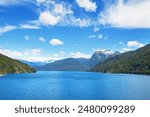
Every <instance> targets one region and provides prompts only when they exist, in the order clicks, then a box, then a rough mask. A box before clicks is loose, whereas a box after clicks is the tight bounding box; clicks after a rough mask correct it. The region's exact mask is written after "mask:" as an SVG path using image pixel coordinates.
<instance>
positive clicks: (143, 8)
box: [99, 0, 150, 28]
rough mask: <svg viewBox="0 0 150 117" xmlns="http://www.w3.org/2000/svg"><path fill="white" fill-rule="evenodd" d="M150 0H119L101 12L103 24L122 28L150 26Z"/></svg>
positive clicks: (100, 19)
mask: <svg viewBox="0 0 150 117" xmlns="http://www.w3.org/2000/svg"><path fill="white" fill-rule="evenodd" d="M149 8H150V0H128V1H125V0H119V1H118V2H117V3H115V4H113V5H111V6H109V7H108V8H106V9H105V11H104V12H102V13H100V18H99V21H100V23H101V24H103V25H109V26H113V27H122V28H150V10H148V9H149Z"/></svg>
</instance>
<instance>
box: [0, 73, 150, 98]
mask: <svg viewBox="0 0 150 117" xmlns="http://www.w3.org/2000/svg"><path fill="white" fill-rule="evenodd" d="M0 99H1V100H2V99H5V100H6V99H7V100H10V99H13V100H14V99H16V100H18V99H20V100H29V99H31V100H32V99H36V100H46V99H47V100H113V99H115V100H120V99H123V100H124V99H125V100H137V99H138V100H147V99H148V100H150V76H146V75H129V74H101V73H92V72H63V71H62V72H61V71H49V72H48V71H47V72H46V71H42V72H37V73H29V74H9V75H6V76H1V77H0Z"/></svg>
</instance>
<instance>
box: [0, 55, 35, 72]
mask: <svg viewBox="0 0 150 117" xmlns="http://www.w3.org/2000/svg"><path fill="white" fill-rule="evenodd" d="M28 72H36V70H35V69H33V68H32V67H30V66H28V65H26V64H24V63H21V62H20V61H18V60H15V59H11V58H9V57H7V56H5V55H2V54H0V74H1V75H3V74H8V73H28Z"/></svg>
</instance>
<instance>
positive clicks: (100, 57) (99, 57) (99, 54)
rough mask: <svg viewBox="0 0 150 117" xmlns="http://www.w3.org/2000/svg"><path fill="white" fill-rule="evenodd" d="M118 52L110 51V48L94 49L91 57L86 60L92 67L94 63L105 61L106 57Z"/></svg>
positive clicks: (113, 55) (115, 54) (111, 56)
mask: <svg viewBox="0 0 150 117" xmlns="http://www.w3.org/2000/svg"><path fill="white" fill-rule="evenodd" d="M119 54H120V52H112V51H110V50H99V51H96V52H95V53H94V54H93V55H92V57H91V58H90V60H89V61H88V64H89V65H90V66H91V67H93V66H95V65H96V64H98V63H100V62H103V61H105V60H106V59H108V58H113V57H115V56H117V55H119Z"/></svg>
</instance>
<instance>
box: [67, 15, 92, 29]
mask: <svg viewBox="0 0 150 117" xmlns="http://www.w3.org/2000/svg"><path fill="white" fill-rule="evenodd" d="M66 23H67V24H68V25H71V26H79V27H88V26H91V25H93V24H94V22H92V21H91V19H89V18H83V19H81V18H75V17H70V19H68V20H67V21H66Z"/></svg>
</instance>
